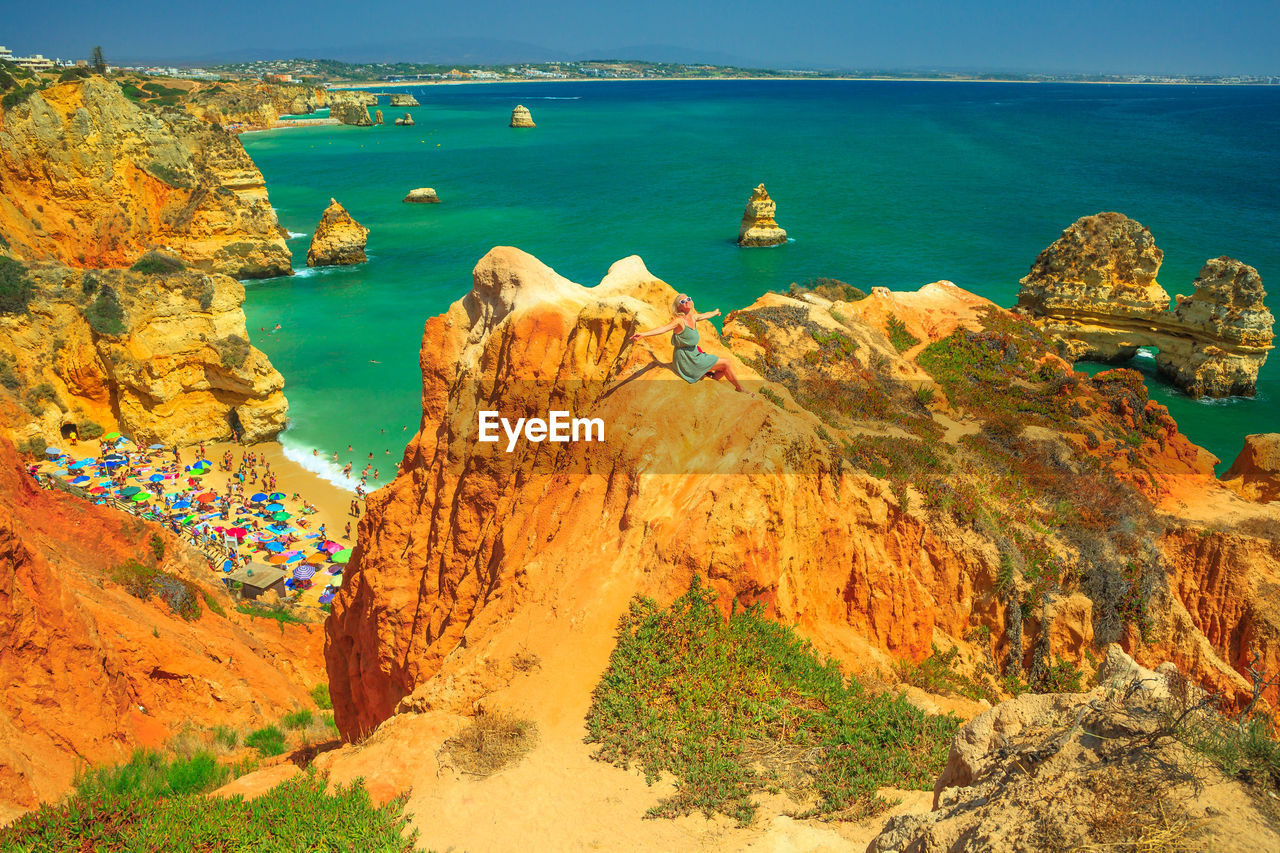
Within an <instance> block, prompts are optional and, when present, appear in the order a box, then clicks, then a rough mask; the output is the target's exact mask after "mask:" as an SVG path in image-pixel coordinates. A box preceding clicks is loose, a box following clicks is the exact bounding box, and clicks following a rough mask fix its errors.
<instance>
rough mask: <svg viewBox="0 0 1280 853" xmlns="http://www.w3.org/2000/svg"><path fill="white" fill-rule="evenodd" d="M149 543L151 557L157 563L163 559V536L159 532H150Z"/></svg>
mask: <svg viewBox="0 0 1280 853" xmlns="http://www.w3.org/2000/svg"><path fill="white" fill-rule="evenodd" d="M150 544H151V557H152V559H153V560H154V561H155V562H157V563H158V562H160V561H161V560H163V559H164V537H163V536H161V535H160V534H159V533H152V534H151V540H150Z"/></svg>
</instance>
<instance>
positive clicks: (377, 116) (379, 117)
mask: <svg viewBox="0 0 1280 853" xmlns="http://www.w3.org/2000/svg"><path fill="white" fill-rule="evenodd" d="M373 123H374V124H382V123H383V121H382V110H377V111H376V112H375V113H374V114H373Z"/></svg>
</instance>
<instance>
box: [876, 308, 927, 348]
mask: <svg viewBox="0 0 1280 853" xmlns="http://www.w3.org/2000/svg"><path fill="white" fill-rule="evenodd" d="M885 326H886V327H887V328H888V330H889V343H891V344H893V348H894V349H896V350H897V351H898V352H906V351H907V350H909V349H911V348H912V347H913V346H915V345H916V344H918V343H920V339H919V338H917V337H916V336H915V335H913V334H911V333H910V332H908V331H907V326H906V324H905V323H903V322H902V321H901V320H899V319H898V318H897V317H896V316H895V315H893V314H890V315H889V319H888V320H887V321H886V322H885Z"/></svg>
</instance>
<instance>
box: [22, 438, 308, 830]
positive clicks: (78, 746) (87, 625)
mask: <svg viewBox="0 0 1280 853" xmlns="http://www.w3.org/2000/svg"><path fill="white" fill-rule="evenodd" d="M153 535H154V536H155V537H156V538H157V540H158V541H160V542H161V543H162V544H163V546H164V556H163V557H162V558H160V560H159V565H160V566H161V567H162V568H164V569H165V570H166V571H168V572H170V573H172V574H176V575H179V576H182V577H186V578H188V579H190V580H192V581H194V582H195V583H196V584H197V588H198V589H202V590H204V593H205V594H207V595H208V596H209V599H211V600H213V601H215V602H220V603H219V605H218V606H219V607H221V608H222V609H223V610H224V611H226V613H227V615H226V616H221V615H218V614H217V613H215V612H213V610H212V609H211V607H210V606H209V605H208V604H207V603H206V601H204V600H202V601H200V602H199V606H200V611H201V613H200V616H199V618H197V619H195V620H193V621H186V620H184V619H182V618H181V617H179V616H178V615H176V614H175V613H173V612H172V611H171V610H170V608H169V607H168V605H166V604H164V603H162V602H161V601H160V600H159V599H158V598H156V597H154V596H153V597H152V598H151V599H149V600H147V601H142V600H139V599H138V598H135V597H134V596H132V595H130V594H129V593H128V592H126V590H125V589H124V588H123V587H122V586H120V585H119V584H118V583H116V582H115V581H114V580H113V579H112V575H111V570H112V569H113V568H114V567H116V566H118V565H120V564H122V563H125V562H126V561H128V560H134V559H137V560H142V561H145V562H149V561H150V560H151V547H150V546H149V545H147V544H145V543H147V542H148V540H149V539H150V538H151V537H152V536H153ZM144 554H145V555H146V556H144ZM268 622H269V620H258V624H254V621H253V620H252V619H250V618H249V617H246V616H242V615H240V614H238V613H236V611H235V609H234V607H233V605H232V603H231V601H229V600H228V599H227V598H226V593H225V592H224V591H223V590H222V587H221V584H220V583H218V582H217V581H216V578H214V576H213V575H212V574H211V573H210V571H209V568H208V565H207V563H206V562H205V561H204V560H203V559H202V558H201V556H200V555H198V554H195V553H194V552H189V551H187V550H186V548H185V546H184V545H183V544H182V543H180V542H179V540H177V539H175V538H173V537H172V536H171V535H169V534H168V533H167V532H166V531H164V530H163V529H162V528H160V527H159V526H158V525H152V524H147V523H144V522H142V521H140V520H136V519H132V518H130V517H127V516H126V517H122V516H121V514H120V513H119V512H117V511H115V510H113V509H110V508H107V507H99V506H93V505H90V504H86V503H85V502H84V501H82V500H80V499H78V498H73V497H72V496H70V495H67V494H64V493H62V492H58V491H44V490H42V489H40V488H38V487H37V486H36V484H35V482H34V481H33V480H32V479H31V478H30V477H28V476H27V475H26V473H25V472H24V471H23V470H22V468H21V467H20V464H19V462H18V459H17V457H16V454H15V453H14V452H13V448H12V446H10V445H9V443H8V442H7V441H6V440H4V439H3V438H0V673H2V674H3V677H0V700H2V701H0V730H2V731H3V732H4V737H3V738H0V823H6V822H7V819H8V818H11V817H13V816H15V814H16V813H19V812H21V811H25V810H27V809H30V808H33V807H35V806H37V805H38V804H39V803H41V802H49V801H54V800H57V799H58V798H60V797H61V796H62V795H63V794H65V793H67V791H68V790H69V789H70V787H71V782H72V779H73V777H74V775H75V773H76V771H77V770H78V769H80V768H82V767H83V766H84V764H85V763H86V762H90V763H113V764H115V763H121V762H123V761H126V760H128V758H129V755H130V753H131V752H132V750H133V749H135V748H138V747H143V746H145V747H151V748H159V747H161V746H163V745H164V744H165V742H166V741H167V740H168V739H169V738H170V737H171V736H172V735H174V734H176V733H177V732H178V731H179V730H180V729H181V728H182V727H183V726H184V725H186V724H188V723H189V722H192V721H195V722H203V723H208V724H214V723H217V724H224V725H230V726H233V727H234V726H242V727H249V726H261V725H265V724H267V723H269V722H274V721H276V720H278V719H279V717H280V715H281V714H282V713H285V712H287V711H289V710H292V709H293V708H295V707H298V706H303V705H306V704H309V700H308V697H307V691H308V689H309V688H311V687H312V686H314V685H315V684H317V683H319V681H320V680H321V679H322V677H323V676H322V673H321V672H320V671H319V665H318V662H319V639H320V630H319V627H318V626H315V625H280V624H279V623H276V622H274V621H270V622H269V624H268Z"/></svg>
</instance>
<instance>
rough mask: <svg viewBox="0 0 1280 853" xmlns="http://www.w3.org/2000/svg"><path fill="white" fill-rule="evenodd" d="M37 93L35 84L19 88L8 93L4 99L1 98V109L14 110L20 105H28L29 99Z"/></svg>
mask: <svg viewBox="0 0 1280 853" xmlns="http://www.w3.org/2000/svg"><path fill="white" fill-rule="evenodd" d="M35 91H36V85H35V84H34V83H28V84H26V85H25V86H19V87H18V88H16V89H13V90H12V91H10V92H6V93H5V96H4V97H3V98H0V107H3V108H4V109H6V110H8V109H12V108H13V107H16V106H18V105H19V104H23V103H26V101H27V98H29V97H31V96H32V95H33V94H34V93H35Z"/></svg>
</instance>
